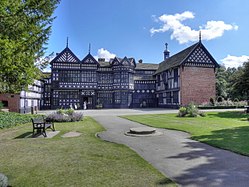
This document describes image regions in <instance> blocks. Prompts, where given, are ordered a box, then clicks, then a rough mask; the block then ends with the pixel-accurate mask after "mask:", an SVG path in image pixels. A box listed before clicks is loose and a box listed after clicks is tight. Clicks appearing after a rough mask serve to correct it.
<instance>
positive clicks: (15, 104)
mask: <svg viewBox="0 0 249 187" xmlns="http://www.w3.org/2000/svg"><path fill="white" fill-rule="evenodd" d="M0 101H8V107H7V108H8V109H9V111H10V112H19V108H20V95H19V94H0Z"/></svg>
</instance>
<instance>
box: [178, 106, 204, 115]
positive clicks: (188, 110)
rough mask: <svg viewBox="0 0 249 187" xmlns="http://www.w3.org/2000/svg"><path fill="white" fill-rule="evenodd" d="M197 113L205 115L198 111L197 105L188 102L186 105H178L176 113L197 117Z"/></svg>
mask: <svg viewBox="0 0 249 187" xmlns="http://www.w3.org/2000/svg"><path fill="white" fill-rule="evenodd" d="M198 115H200V116H202V117H205V113H204V112H199V110H198V107H197V106H196V105H195V104H194V103H190V104H189V105H187V106H186V107H180V109H179V111H178V114H177V116H178V117H185V116H188V117H197V116H198Z"/></svg>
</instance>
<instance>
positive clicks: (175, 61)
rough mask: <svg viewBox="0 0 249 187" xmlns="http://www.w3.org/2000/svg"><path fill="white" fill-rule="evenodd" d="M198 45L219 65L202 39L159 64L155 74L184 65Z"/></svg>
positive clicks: (216, 65)
mask: <svg viewBox="0 0 249 187" xmlns="http://www.w3.org/2000/svg"><path fill="white" fill-rule="evenodd" d="M198 47H201V48H202V49H203V50H204V51H205V52H206V53H207V54H208V56H209V57H210V59H211V60H212V61H213V63H214V65H215V67H219V65H218V63H217V62H216V61H215V60H214V58H213V57H212V56H211V55H210V53H209V52H208V51H207V49H206V48H205V47H204V45H203V44H202V43H201V41H199V42H197V43H195V44H193V45H191V46H190V47H188V48H186V49H184V50H182V51H180V52H179V53H177V54H175V55H173V56H171V57H169V58H168V59H166V60H165V61H163V62H161V63H160V64H159V68H158V69H157V71H156V72H155V74H158V73H161V72H163V71H165V70H167V69H170V68H173V67H176V66H180V65H182V64H183V63H184V62H185V60H186V59H187V58H188V57H189V56H190V55H191V54H192V52H193V51H194V50H195V49H197V48H198Z"/></svg>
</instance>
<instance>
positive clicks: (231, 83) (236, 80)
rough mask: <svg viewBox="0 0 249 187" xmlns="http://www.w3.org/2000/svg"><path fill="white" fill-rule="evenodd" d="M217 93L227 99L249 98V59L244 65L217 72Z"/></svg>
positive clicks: (221, 69)
mask: <svg viewBox="0 0 249 187" xmlns="http://www.w3.org/2000/svg"><path fill="white" fill-rule="evenodd" d="M216 94H217V96H221V97H223V98H225V99H228V98H229V99H232V100H234V99H236V98H237V99H239V100H245V99H247V100H248V99H249V61H248V62H245V63H244V64H243V66H242V67H238V68H237V69H236V68H227V69H226V68H225V67H224V66H222V67H221V68H219V69H218V70H217V72H216Z"/></svg>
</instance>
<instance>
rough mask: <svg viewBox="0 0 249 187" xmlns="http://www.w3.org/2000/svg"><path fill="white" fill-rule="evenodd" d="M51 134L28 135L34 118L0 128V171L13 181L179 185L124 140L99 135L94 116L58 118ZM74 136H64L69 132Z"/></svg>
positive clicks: (22, 186) (23, 184)
mask: <svg viewBox="0 0 249 187" xmlns="http://www.w3.org/2000/svg"><path fill="white" fill-rule="evenodd" d="M55 127H56V130H59V131H60V133H59V134H58V135H57V136H55V137H53V138H51V139H48V138H47V139H45V138H41V139H40V138H39V139H37V138H24V137H25V136H27V135H28V134H30V133H31V132H32V125H31V123H28V124H25V125H18V126H16V127H12V128H8V129H2V130H0V157H1V159H0V173H4V174H5V175H7V177H8V178H9V183H10V185H11V186H18V187H30V186H39V187H42V186H46V187H47V186H51V187H56V186H58V187H61V186H63V187H66V186H74V187H77V186H79V187H82V186H84V187H85V186H86V187H87V186H91V187H92V186H94V187H98V186H101V187H102V186H108V187H111V186H115V187H116V186H129V187H130V186H175V183H174V182H172V181H171V180H169V179H167V178H166V177H165V176H164V175H162V174H161V173H160V172H158V171H157V170H156V169H155V168H153V167H152V166H151V165H150V164H149V163H147V162H146V161H144V160H143V159H142V158H141V157H140V156H138V155H137V154H136V153H135V152H134V151H132V150H130V149H129V148H128V147H126V146H123V145H118V144H114V143H109V142H104V141H102V140H100V139H98V138H96V137H95V134H96V133H97V132H101V131H103V130H104V129H103V128H102V127H101V126H100V125H99V124H97V122H95V121H94V120H93V119H92V118H90V117H85V118H84V120H83V121H81V122H68V123H56V124H55ZM70 131H77V132H81V133H82V135H81V136H79V137H73V138H62V137H61V135H62V134H64V133H66V132H70Z"/></svg>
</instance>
